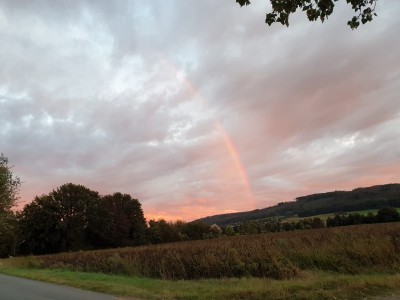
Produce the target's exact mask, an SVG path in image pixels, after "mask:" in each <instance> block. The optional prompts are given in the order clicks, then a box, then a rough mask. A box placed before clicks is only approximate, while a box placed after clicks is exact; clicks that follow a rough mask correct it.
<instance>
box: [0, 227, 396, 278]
mask: <svg viewBox="0 0 400 300" xmlns="http://www.w3.org/2000/svg"><path fill="white" fill-rule="evenodd" d="M2 264H3V266H4V264H6V265H10V266H17V267H18V266H19V267H35V268H54V269H66V270H72V271H83V272H99V273H106V274H118V275H129V276H142V277H148V278H159V279H171V280H178V279H186V280H188V279H189V280H192V279H204V278H233V277H261V278H271V279H294V278H301V277H302V276H303V274H304V273H305V272H307V271H328V272H333V273H337V274H368V273H369V274H370V273H377V272H384V273H396V272H399V271H400V223H385V224H372V225H360V226H349V227H341V228H323V229H315V230H304V231H295V232H280V233H271V234H259V235H248V236H236V237H226V238H218V239H212V240H201V241H193V242H181V243H172V244H164V245H156V246H142V247H133V248H121V249H108V250H97V251H85V252H83V251H81V252H74V253H60V254H54V255H45V256H28V257H21V258H13V259H8V260H5V261H3V263H2Z"/></svg>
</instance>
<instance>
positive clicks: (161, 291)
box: [0, 267, 400, 300]
mask: <svg viewBox="0 0 400 300" xmlns="http://www.w3.org/2000/svg"><path fill="white" fill-rule="evenodd" d="M0 273H3V274H8V275H14V276H19V277H24V278H30V279H35V280H40V281H47V282H52V283H58V284H63V285H68V286H73V287H78V288H82V289H87V290H92V291H96V292H103V293H108V294H112V295H116V296H126V297H137V298H141V299H193V300H195V299H210V300H212V299H232V300H234V299H271V300H274V299H276V300H283V299H311V300H313V299H315V300H316V299H363V298H365V297H372V296H377V295H392V294H400V275H399V274H368V275H357V276H352V275H339V274H330V273H326V272H325V273H322V272H314V273H312V272H310V273H305V274H304V276H303V278H301V279H293V280H272V279H262V278H241V279H208V280H195V281H183V280H179V281H168V280H159V279H147V278H139V277H127V276H117V275H105V274H100V273H84V272H73V271H66V270H60V269H51V270H50V269H27V268H2V267H0Z"/></svg>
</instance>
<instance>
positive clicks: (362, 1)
mask: <svg viewBox="0 0 400 300" xmlns="http://www.w3.org/2000/svg"><path fill="white" fill-rule="evenodd" d="M269 1H270V2H271V6H272V11H271V12H268V13H267V15H266V18H265V22H266V23H267V24H268V25H271V24H273V23H281V24H283V25H286V26H289V17H290V15H291V14H293V13H295V12H296V11H304V12H305V13H306V15H307V18H308V19H309V20H310V21H316V20H318V19H319V20H321V21H322V22H324V21H325V20H326V19H328V17H329V16H330V15H331V14H332V13H333V10H334V8H335V2H338V1H339V0H269ZM341 1H346V2H347V3H348V4H349V5H351V9H352V10H353V11H354V13H355V15H354V16H353V18H352V19H351V20H349V21H348V22H347V24H348V25H349V26H350V27H351V28H352V29H355V28H357V27H358V26H359V25H360V23H362V24H365V23H367V22H370V21H372V19H373V17H374V16H376V13H375V6H376V3H377V2H378V0H341ZM236 2H237V3H239V4H240V6H243V5H249V4H250V1H249V0H236Z"/></svg>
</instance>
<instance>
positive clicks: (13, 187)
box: [0, 153, 21, 257]
mask: <svg viewBox="0 0 400 300" xmlns="http://www.w3.org/2000/svg"><path fill="white" fill-rule="evenodd" d="M20 185H21V181H20V179H19V178H18V177H16V176H14V175H13V173H12V172H11V166H9V165H8V159H7V157H5V156H4V155H3V153H1V154H0V257H4V256H7V255H10V254H12V255H14V254H15V246H16V243H17V233H16V231H17V226H16V225H17V223H16V220H15V214H14V212H13V211H12V210H11V208H12V207H13V206H14V205H15V204H16V201H17V199H18V191H19V187H20Z"/></svg>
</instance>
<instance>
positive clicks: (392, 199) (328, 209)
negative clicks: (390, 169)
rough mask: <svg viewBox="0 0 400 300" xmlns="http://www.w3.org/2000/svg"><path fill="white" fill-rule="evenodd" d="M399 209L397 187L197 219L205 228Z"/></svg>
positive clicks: (320, 196)
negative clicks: (271, 218) (275, 219)
mask: <svg viewBox="0 0 400 300" xmlns="http://www.w3.org/2000/svg"><path fill="white" fill-rule="evenodd" d="M385 206H392V207H400V184H385V185H376V186H371V187H365V188H357V189H354V190H352V191H334V192H328V193H320V194H313V195H309V196H302V197H298V198H296V200H295V201H291V202H281V203H278V204H277V205H275V206H271V207H266V208H263V209H256V210H252V211H246V212H238V213H230V214H222V215H215V216H209V217H205V218H201V219H198V220H196V221H202V222H205V223H207V224H210V225H211V224H218V225H222V226H225V225H229V224H235V223H240V222H244V221H249V220H259V219H263V218H270V217H278V216H283V217H291V216H299V217H309V216H314V215H319V214H328V213H340V212H350V211H357V210H366V209H376V208H378V209H379V208H382V207H385Z"/></svg>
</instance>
